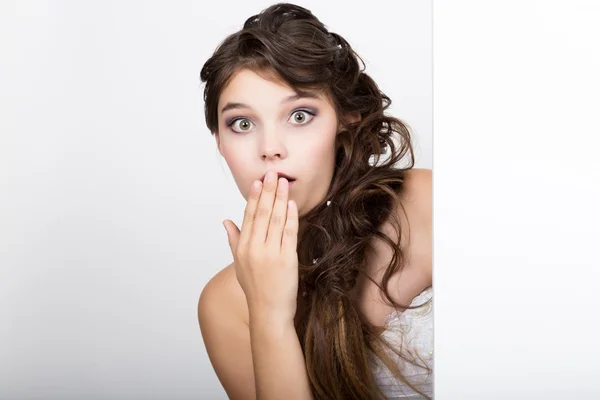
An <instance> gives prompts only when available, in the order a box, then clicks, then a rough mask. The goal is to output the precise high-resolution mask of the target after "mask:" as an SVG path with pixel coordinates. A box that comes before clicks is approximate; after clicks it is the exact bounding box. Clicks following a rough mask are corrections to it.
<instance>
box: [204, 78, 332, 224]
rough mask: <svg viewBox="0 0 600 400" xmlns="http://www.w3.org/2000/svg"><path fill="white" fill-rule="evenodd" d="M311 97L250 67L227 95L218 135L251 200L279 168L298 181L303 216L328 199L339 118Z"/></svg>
mask: <svg viewBox="0 0 600 400" xmlns="http://www.w3.org/2000/svg"><path fill="white" fill-rule="evenodd" d="M311 96H312V97H311ZM311 96H309V97H300V96H298V93H296V92H295V91H294V90H293V89H292V88H290V87H289V86H286V85H284V84H282V83H279V82H277V81H275V80H268V79H265V78H262V77H261V76H260V75H258V74H256V73H255V72H253V71H250V70H248V69H242V70H240V71H238V72H237V73H236V74H235V75H234V76H233V77H232V79H231V80H230V82H229V84H228V85H227V86H226V87H225V89H224V90H223V92H222V93H221V97H220V99H219V105H218V120H219V128H218V132H217V133H216V135H215V137H216V139H217V145H218V147H219V152H220V153H221V155H222V156H223V157H224V158H225V161H226V162H227V164H228V165H229V169H230V170H231V172H232V174H233V177H234V179H235V182H236V184H237V186H238V188H239V190H240V192H241V193H242V196H244V198H245V199H246V200H247V199H248V192H249V189H250V185H251V184H252V182H253V181H255V180H257V179H259V180H260V179H262V178H263V177H264V175H265V173H266V172H267V171H269V170H273V171H276V172H278V173H280V174H283V175H285V176H286V177H290V178H293V181H292V182H291V184H290V199H292V200H294V201H296V204H297V205H298V210H299V213H300V215H303V214H306V213H307V212H308V211H310V210H311V209H312V208H314V207H315V206H316V205H318V204H320V203H322V202H324V201H325V195H326V194H327V190H328V189H329V185H330V183H331V179H332V177H333V171H334V163H335V138H336V133H337V132H338V118H337V115H336V112H335V110H334V108H333V106H332V105H331V104H330V103H329V102H328V101H327V99H326V98H325V97H323V96H322V95H317V94H314V95H311Z"/></svg>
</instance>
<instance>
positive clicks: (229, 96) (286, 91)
mask: <svg viewBox="0 0 600 400" xmlns="http://www.w3.org/2000/svg"><path fill="white" fill-rule="evenodd" d="M300 98H309V99H313V100H316V101H325V102H328V99H327V97H326V95H325V94H324V93H323V92H322V91H319V90H315V89H295V88H292V87H291V86H290V85H289V84H287V83H286V82H284V81H283V80H282V79H281V78H279V77H278V76H277V75H276V74H275V73H274V72H269V71H260V72H256V71H253V70H250V69H247V68H244V69H241V70H239V71H237V72H235V73H234V74H233V75H232V76H231V78H230V79H229V82H228V83H227V84H226V85H225V87H224V88H223V90H222V92H221V95H220V96H219V110H220V111H221V110H222V109H223V107H225V105H226V104H227V103H244V104H247V105H250V103H264V104H270V103H276V104H279V103H285V102H289V101H293V100H297V99H300Z"/></svg>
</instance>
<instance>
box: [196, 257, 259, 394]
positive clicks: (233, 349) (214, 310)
mask: <svg viewBox="0 0 600 400" xmlns="http://www.w3.org/2000/svg"><path fill="white" fill-rule="evenodd" d="M198 322H199V324H200V331H201V333H202V339H203V341H204V345H205V347H206V351H207V353H208V357H209V359H210V362H211V364H212V366H213V368H214V370H215V372H216V374H217V376H218V378H219V381H220V382H221V385H222V386H223V388H224V389H225V391H226V392H227V395H228V397H229V398H230V399H254V398H255V389H254V371H253V364H252V353H251V347H250V332H249V328H248V309H247V306H246V298H245V295H244V292H243V291H242V288H241V287H240V286H239V283H238V281H237V278H236V276H235V269H234V266H233V264H231V265H228V266H227V267H225V268H224V269H222V270H221V271H220V272H218V273H217V274H216V275H215V276H214V277H213V278H212V279H211V280H210V281H209V282H208V283H207V284H206V286H205V287H204V289H203V290H202V293H201V294H200V299H199V301H198Z"/></svg>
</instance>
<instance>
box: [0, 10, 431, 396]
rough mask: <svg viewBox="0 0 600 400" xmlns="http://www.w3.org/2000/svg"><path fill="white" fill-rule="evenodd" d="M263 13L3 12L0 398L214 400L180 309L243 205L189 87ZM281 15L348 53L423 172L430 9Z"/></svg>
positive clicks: (207, 273) (222, 248)
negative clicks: (360, 63) (337, 40)
mask: <svg viewBox="0 0 600 400" xmlns="http://www.w3.org/2000/svg"><path fill="white" fill-rule="evenodd" d="M270 4H272V2H267V1H253V2H248V3H246V2H243V1H228V2H215V3H211V5H210V6H207V5H205V4H204V3H203V2H199V1H174V2H170V3H169V4H167V2H161V3H158V2H142V1H104V2H99V1H94V2H91V1H86V2H76V1H19V2H12V3H10V2H9V3H3V5H2V7H3V10H2V14H3V15H4V17H2V19H3V20H2V22H3V24H2V28H1V29H2V31H1V32H0V33H2V36H4V37H5V38H6V37H10V38H12V39H14V40H11V41H9V42H7V44H8V46H7V47H6V49H7V52H5V54H4V60H5V61H6V62H4V66H5V68H7V70H8V72H9V74H8V76H9V77H10V78H9V79H3V81H2V86H3V90H2V94H1V96H2V97H1V98H0V99H1V100H2V103H3V104H2V107H3V108H2V109H3V111H4V117H3V118H1V119H0V132H2V134H1V136H0V185H1V190H2V196H1V197H0V221H1V222H0V243H1V246H0V266H1V269H0V399H224V398H226V396H225V394H224V391H223V390H222V388H221V387H220V384H219V382H218V380H217V378H216V375H215V374H214V372H213V370H212V367H211V365H210V362H209V360H208V358H207V356H206V353H205V349H204V346H203V343H202V339H201V336H200V332H199V329H198V324H197V319H196V305H197V300H198V296H199V294H200V291H201V290H202V287H203V286H204V284H205V283H206V282H207V281H208V280H209V279H210V278H211V277H212V276H213V275H214V274H215V273H216V272H217V271H218V270H220V269H221V268H223V267H224V266H225V265H226V264H227V263H228V262H229V261H230V254H229V249H228V247H227V241H226V235H225V231H224V230H223V228H222V226H221V221H222V220H223V219H224V218H232V219H234V220H235V221H239V220H240V218H241V215H242V212H243V207H244V201H243V199H242V197H241V196H240V195H239V193H238V191H237V188H236V187H235V184H234V182H233V179H232V178H231V176H230V173H229V170H228V169H227V166H226V164H225V162H224V161H222V160H221V159H220V158H219V156H218V153H217V151H216V148H215V144H214V140H213V138H212V137H211V135H210V134H209V132H208V131H207V129H206V127H205V125H204V120H203V114H202V107H203V103H202V90H201V88H200V87H199V80H198V75H199V71H200V68H201V66H202V64H203V62H204V60H205V59H206V58H207V57H208V56H209V55H210V54H211V53H212V51H213V50H214V48H215V47H216V45H217V44H218V43H219V42H220V41H221V40H222V39H223V38H224V37H225V36H226V35H227V34H228V33H231V32H233V31H234V30H237V29H238V28H239V27H241V25H242V23H243V22H244V20H245V19H246V18H247V17H249V16H250V15H252V14H254V13H257V12H258V11H260V10H262V9H263V8H265V7H266V6H268V5H270ZM298 4H301V5H304V6H306V7H308V8H309V9H311V10H312V11H313V12H314V13H315V14H316V15H317V17H319V18H320V19H321V20H322V21H323V22H325V24H327V25H328V26H329V28H330V29H332V30H334V31H336V32H338V33H340V34H341V35H343V36H344V37H346V38H347V39H348V40H349V41H350V43H351V44H352V45H353V47H354V48H355V49H356V50H357V51H358V52H359V54H360V55H361V56H363V58H364V60H365V62H366V63H367V72H369V73H370V74H371V75H372V76H373V77H374V78H375V80H376V81H377V83H378V84H379V85H380V87H381V88H382V90H384V91H385V92H386V93H387V94H388V95H389V96H390V97H391V98H392V100H393V106H392V112H394V114H395V115H397V116H399V117H401V118H403V119H404V120H405V121H406V122H407V123H408V124H409V125H410V126H411V127H412V128H413V131H414V134H415V140H416V147H417V166H418V167H425V168H431V166H432V148H431V147H432V144H431V141H432V121H431V119H432V59H431V52H432V49H431V47H432V33H431V29H432V26H431V19H432V18H431V2H430V1H369V2H368V5H369V7H364V5H363V4H361V3H356V4H354V3H352V2H347V1H328V2H325V1H300V2H298ZM5 11H7V12H5ZM6 15H9V18H8V20H5V19H6Z"/></svg>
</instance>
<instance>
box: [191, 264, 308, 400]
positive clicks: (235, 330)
mask: <svg viewBox="0 0 600 400" xmlns="http://www.w3.org/2000/svg"><path fill="white" fill-rule="evenodd" d="M198 320H199V322H200V329H201V331H202V338H203V340H204V344H205V346H206V350H207V352H208V356H209V358H210V361H211V363H212V366H213V368H214V370H215V372H216V374H217V376H218V378H219V380H220V382H221V385H222V386H223V388H224V389H225V392H226V393H227V395H228V396H229V398H230V399H233V400H254V399H312V398H313V397H312V394H311V391H310V388H309V384H308V376H307V373H306V366H305V363H304V357H303V355H302V351H301V348H300V342H299V340H298V336H297V335H296V332H295V329H294V327H293V324H283V323H280V322H277V319H276V318H273V319H272V321H271V320H270V317H269V316H268V315H253V316H252V317H251V319H249V316H248V310H247V306H246V299H245V297H244V293H243V291H242V289H241V288H240V286H239V284H238V282H237V279H236V277H235V271H234V269H233V266H232V265H230V266H229V267H227V268H225V269H224V270H222V271H221V272H220V273H219V274H217V275H216V276H215V277H214V278H213V279H211V281H210V282H209V283H208V284H207V285H206V286H205V288H204V290H203V291H202V295H201V296H200V301H199V303H198ZM248 323H249V324H250V325H251V326H253V327H254V328H252V329H250V328H249V326H248ZM255 377H256V378H255ZM257 393H258V395H257Z"/></svg>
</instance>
